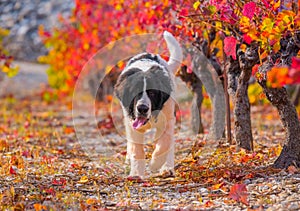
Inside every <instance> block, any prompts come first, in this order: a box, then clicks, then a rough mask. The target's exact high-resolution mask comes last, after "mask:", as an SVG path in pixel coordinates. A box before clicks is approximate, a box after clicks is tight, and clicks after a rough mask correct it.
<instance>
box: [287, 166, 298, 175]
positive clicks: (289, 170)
mask: <svg viewBox="0 0 300 211" xmlns="http://www.w3.org/2000/svg"><path fill="white" fill-rule="evenodd" d="M287 170H288V172H289V173H290V174H295V173H297V172H298V169H297V168H296V167H295V166H289V167H288V168H287Z"/></svg>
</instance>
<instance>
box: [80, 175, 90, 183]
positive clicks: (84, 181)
mask: <svg viewBox="0 0 300 211" xmlns="http://www.w3.org/2000/svg"><path fill="white" fill-rule="evenodd" d="M88 181H89V178H88V177H87V176H82V177H81V178H80V180H79V183H87V182H88Z"/></svg>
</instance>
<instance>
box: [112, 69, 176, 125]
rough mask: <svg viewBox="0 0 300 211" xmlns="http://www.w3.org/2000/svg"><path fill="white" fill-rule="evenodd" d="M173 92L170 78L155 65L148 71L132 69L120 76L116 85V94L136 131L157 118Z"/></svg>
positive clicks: (163, 70)
mask: <svg viewBox="0 0 300 211" xmlns="http://www.w3.org/2000/svg"><path fill="white" fill-rule="evenodd" d="M171 92H172V86H171V82H170V77H169V76H168V74H167V72H166V70H165V69H164V67H162V66H159V65H153V66H152V67H150V68H149V69H148V70H147V71H143V70H141V69H139V68H130V69H128V70H126V71H125V72H124V73H123V74H121V75H120V77H119V78H118V81H117V83H116V85H115V94H116V96H117V98H118V99H119V100H120V101H121V104H122V106H123V108H124V109H125V110H126V112H127V115H128V117H129V118H130V119H131V120H132V121H133V124H132V126H133V128H134V129H138V128H140V127H142V126H143V125H145V124H146V123H147V122H148V121H149V119H150V118H151V117H156V116H157V115H158V113H159V111H160V110H161V109H162V108H163V106H164V103H165V102H166V101H167V100H168V99H169V97H170V94H171Z"/></svg>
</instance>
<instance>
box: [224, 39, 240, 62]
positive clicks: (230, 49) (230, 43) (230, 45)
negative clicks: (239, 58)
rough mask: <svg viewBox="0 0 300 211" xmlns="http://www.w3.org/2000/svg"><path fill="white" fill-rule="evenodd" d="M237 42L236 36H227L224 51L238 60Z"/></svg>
mask: <svg viewBox="0 0 300 211" xmlns="http://www.w3.org/2000/svg"><path fill="white" fill-rule="evenodd" d="M236 42H237V40H236V39H235V38H234V37H232V36H231V37H226V38H225V39H224V52H225V54H226V55H227V56H232V58H233V59H234V60H236Z"/></svg>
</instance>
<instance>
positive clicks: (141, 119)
mask: <svg viewBox="0 0 300 211" xmlns="http://www.w3.org/2000/svg"><path fill="white" fill-rule="evenodd" d="M147 122H148V119H147V118H146V117H137V118H136V119H135V120H134V121H133V124H132V127H133V128H134V129H135V130H137V129H139V128H140V127H142V126H143V125H145V124H146V123H147Z"/></svg>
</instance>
